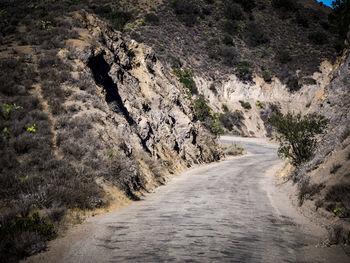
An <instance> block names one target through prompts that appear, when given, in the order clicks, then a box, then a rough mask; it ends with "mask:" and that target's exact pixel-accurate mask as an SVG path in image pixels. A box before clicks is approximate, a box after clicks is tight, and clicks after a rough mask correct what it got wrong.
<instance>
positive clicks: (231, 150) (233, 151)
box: [224, 144, 244, 156]
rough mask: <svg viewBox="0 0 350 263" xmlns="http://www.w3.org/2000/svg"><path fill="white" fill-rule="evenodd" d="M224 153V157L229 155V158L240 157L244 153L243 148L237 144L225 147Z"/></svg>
mask: <svg viewBox="0 0 350 263" xmlns="http://www.w3.org/2000/svg"><path fill="white" fill-rule="evenodd" d="M224 153H225V154H226V155H231V156H237V155H242V154H243V153H244V148H243V147H242V146H239V145H237V144H232V145H228V146H225V148H224Z"/></svg>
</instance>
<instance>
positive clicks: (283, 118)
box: [269, 113, 328, 166]
mask: <svg viewBox="0 0 350 263" xmlns="http://www.w3.org/2000/svg"><path fill="white" fill-rule="evenodd" d="M269 123H270V124H271V125H272V126H273V127H274V128H275V129H276V132H277V133H278V134H277V135H276V136H274V139H275V140H276V141H278V142H279V143H280V147H279V149H278V154H279V156H281V157H284V158H288V159H290V160H291V162H292V163H293V164H294V165H295V166H298V165H300V164H302V163H303V162H305V161H307V160H309V159H310V158H311V157H312V155H313V153H314V150H315V149H316V146H317V139H316V136H317V135H319V134H322V133H324V131H325V128H326V125H327V123H328V121H327V120H326V119H325V118H324V117H323V116H320V115H306V116H302V115H301V114H300V113H299V114H297V115H294V114H292V113H287V114H286V115H283V114H282V113H279V114H275V115H273V116H271V117H270V118H269Z"/></svg>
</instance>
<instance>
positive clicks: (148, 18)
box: [145, 13, 159, 25]
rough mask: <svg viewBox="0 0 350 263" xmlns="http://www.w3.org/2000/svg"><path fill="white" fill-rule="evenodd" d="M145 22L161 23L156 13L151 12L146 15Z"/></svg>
mask: <svg viewBox="0 0 350 263" xmlns="http://www.w3.org/2000/svg"><path fill="white" fill-rule="evenodd" d="M145 22H146V23H147V24H151V25H159V18H158V16H157V15H156V14H154V13H149V14H146V15H145Z"/></svg>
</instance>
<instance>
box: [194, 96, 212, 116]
mask: <svg viewBox="0 0 350 263" xmlns="http://www.w3.org/2000/svg"><path fill="white" fill-rule="evenodd" d="M194 113H195V115H196V117H197V119H198V120H200V121H205V120H207V119H208V118H211V108H210V106H209V105H208V104H207V100H206V99H205V98H204V95H203V94H199V95H198V97H197V98H196V100H195V101H194Z"/></svg>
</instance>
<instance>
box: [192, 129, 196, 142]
mask: <svg viewBox="0 0 350 263" xmlns="http://www.w3.org/2000/svg"><path fill="white" fill-rule="evenodd" d="M192 144H193V145H196V144H197V134H196V131H195V130H192Z"/></svg>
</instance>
